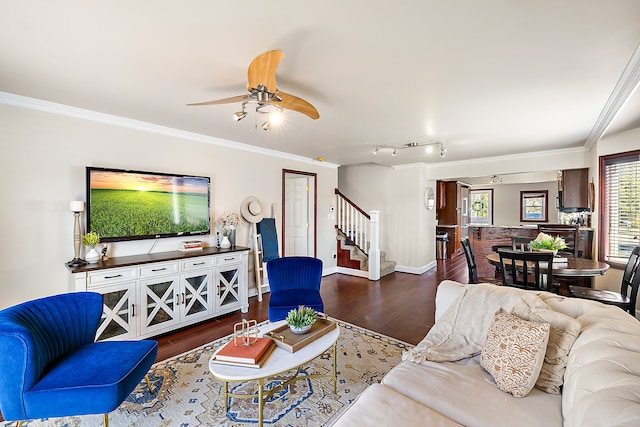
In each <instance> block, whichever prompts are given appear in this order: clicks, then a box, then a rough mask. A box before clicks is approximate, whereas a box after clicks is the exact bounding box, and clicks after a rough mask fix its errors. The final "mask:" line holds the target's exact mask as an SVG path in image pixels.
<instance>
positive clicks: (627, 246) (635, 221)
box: [603, 152, 640, 262]
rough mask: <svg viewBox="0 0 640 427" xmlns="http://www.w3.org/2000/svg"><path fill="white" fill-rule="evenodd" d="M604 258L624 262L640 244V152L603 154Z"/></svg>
mask: <svg viewBox="0 0 640 427" xmlns="http://www.w3.org/2000/svg"><path fill="white" fill-rule="evenodd" d="M603 184H604V189H603V190H604V212H603V213H604V219H605V221H604V222H603V225H604V227H605V228H606V229H605V230H603V231H604V236H606V239H605V252H606V253H605V260H607V261H617V262H625V259H628V258H629V255H630V254H631V251H632V250H633V248H634V247H635V246H638V245H639V244H640V152H634V153H632V154H629V155H624V156H612V157H605V158H604V181H603Z"/></svg>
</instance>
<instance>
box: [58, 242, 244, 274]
mask: <svg viewBox="0 0 640 427" xmlns="http://www.w3.org/2000/svg"><path fill="white" fill-rule="evenodd" d="M248 250H249V248H246V247H244V246H234V247H231V248H229V249H222V248H215V247H208V248H202V250H201V251H188V252H182V251H169V252H157V253H151V254H142V255H130V256H123V257H115V258H109V259H108V260H107V261H98V262H97V263H94V264H87V265H83V266H81V267H69V266H66V267H67V269H68V270H69V271H70V272H71V273H85V272H89V271H97V270H104V269H106V268H118V267H129V266H131V265H139V264H150V263H152V262H162V261H173V260H176V259H187V258H193V257H199V256H205V255H220V254H226V253H233V252H242V251H248Z"/></svg>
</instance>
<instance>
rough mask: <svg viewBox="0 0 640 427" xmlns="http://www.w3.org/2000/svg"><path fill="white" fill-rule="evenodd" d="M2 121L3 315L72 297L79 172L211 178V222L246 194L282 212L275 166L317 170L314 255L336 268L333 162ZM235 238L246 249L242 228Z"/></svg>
mask: <svg viewBox="0 0 640 427" xmlns="http://www.w3.org/2000/svg"><path fill="white" fill-rule="evenodd" d="M89 116H91V115H90V114H89ZM0 123H1V126H0V128H1V129H2V131H1V133H0V138H1V144H0V182H2V183H3V185H2V187H1V188H2V190H1V194H2V200H4V203H3V208H2V209H1V210H0V236H2V237H1V238H2V244H1V245H0V278H1V279H0V308H4V307H7V306H10V305H13V304H15V303H18V302H21V301H25V300H28V299H33V298H37V297H41V296H46V295H51V294H55V293H60V292H67V291H71V290H73V289H72V287H71V282H70V274H69V272H68V270H67V269H66V267H65V262H66V261H68V260H70V259H71V258H73V242H72V233H73V215H72V214H71V212H69V201H71V200H84V199H85V167H86V166H98V167H113V168H124V169H126V168H128V169H136V170H147V171H157V172H169V173H185V174H193V175H202V176H209V177H211V190H212V197H211V219H212V222H213V221H214V220H215V218H216V217H217V216H219V215H220V214H221V213H222V212H223V211H225V210H232V211H235V212H240V204H241V202H242V200H243V199H244V198H245V197H247V196H256V197H258V198H259V200H260V201H261V202H262V204H263V206H264V207H265V209H267V212H270V207H271V204H272V203H274V204H275V205H276V206H277V210H278V214H281V206H280V203H281V186H282V169H292V170H299V171H305V172H312V173H316V174H317V184H318V194H317V198H318V205H317V207H318V223H317V226H318V242H317V250H318V257H319V258H321V259H322V260H323V262H324V268H325V272H327V271H332V270H335V265H336V264H335V260H333V259H332V256H331V252H332V251H333V250H335V230H334V228H333V221H330V220H329V219H328V216H327V212H328V207H329V204H330V203H331V202H332V201H334V200H335V196H334V194H333V193H334V192H333V190H334V188H336V187H337V168H336V167H335V166H334V165H329V164H323V163H319V162H314V161H310V160H309V161H307V160H305V159H302V158H296V157H294V156H288V155H284V154H282V153H280V154H278V153H275V152H273V153H265V152H264V151H266V150H262V151H263V152H259V151H258V152H256V151H247V150H244V149H236V148H230V147H229V146H224V145H220V144H219V143H216V142H217V141H216V140H214V139H212V138H209V139H207V138H206V137H202V138H200V139H201V141H198V140H193V139H191V138H189V137H180V136H175V135H171V134H164V133H162V132H149V131H147V130H141V129H134V128H130V127H123V126H118V125H113V124H107V123H102V122H97V121H93V120H84V119H81V118H75V117H70V116H65V115H59V114H52V113H49V112H43V111H36V110H31V109H25V108H20V107H15V106H8V105H2V104H0ZM142 128H144V126H142ZM194 139H198V138H194ZM228 145H233V144H232V143H229V144H228ZM83 223H84V218H83ZM277 224H278V227H280V223H279V221H277ZM212 226H214V225H213V224H212ZM278 233H279V236H281V235H282V234H281V230H280V229H278ZM237 239H238V240H237V244H238V245H242V246H251V245H250V236H249V226H248V224H246V223H245V224H243V225H242V227H241V228H240V230H239V231H238V236H237ZM180 240H181V239H179V238H175V239H159V240H158V241H157V242H156V244H155V246H153V243H154V241H153V240H145V241H137V242H120V243H114V244H111V245H110V251H109V255H110V256H125V255H131V254H140V253H146V252H147V251H149V250H150V249H151V248H152V246H153V252H162V251H167V250H175V249H176V248H177V244H178V242H179V241H180ZM212 243H213V239H210V240H209V244H212ZM280 243H281V242H280ZM250 264H252V263H250ZM249 276H250V278H251V280H253V272H252V271H250V274H249ZM250 283H251V285H250V286H255V285H254V284H253V282H250ZM251 291H252V289H250V292H251Z"/></svg>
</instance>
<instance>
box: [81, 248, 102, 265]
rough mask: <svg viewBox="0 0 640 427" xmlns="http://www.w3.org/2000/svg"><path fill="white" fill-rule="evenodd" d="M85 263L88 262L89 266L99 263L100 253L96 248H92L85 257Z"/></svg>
mask: <svg viewBox="0 0 640 427" xmlns="http://www.w3.org/2000/svg"><path fill="white" fill-rule="evenodd" d="M84 258H85V261H87V262H88V263H89V264H94V263H96V262H98V261H99V260H100V253H99V252H98V251H96V248H94V247H91V248H90V249H89V250H88V251H87V253H86V255H85V256H84Z"/></svg>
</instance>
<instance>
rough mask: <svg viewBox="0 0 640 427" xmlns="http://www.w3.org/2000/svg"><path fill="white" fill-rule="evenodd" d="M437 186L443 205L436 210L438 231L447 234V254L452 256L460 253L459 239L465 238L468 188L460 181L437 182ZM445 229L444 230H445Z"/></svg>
mask: <svg viewBox="0 0 640 427" xmlns="http://www.w3.org/2000/svg"><path fill="white" fill-rule="evenodd" d="M438 182H439V183H442V184H440V185H438V186H437V188H438V191H439V192H440V194H439V195H438V199H440V198H441V197H442V198H443V199H444V201H445V204H444V206H442V207H441V208H438V209H437V210H436V216H437V218H438V227H437V230H438V231H446V232H448V233H449V243H448V245H447V252H448V254H449V256H453V255H455V254H457V253H459V252H460V249H461V246H460V239H461V238H462V237H464V236H467V230H468V228H467V219H468V197H469V186H468V185H467V184H465V183H463V182H460V181H438ZM445 228H446V230H445Z"/></svg>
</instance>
